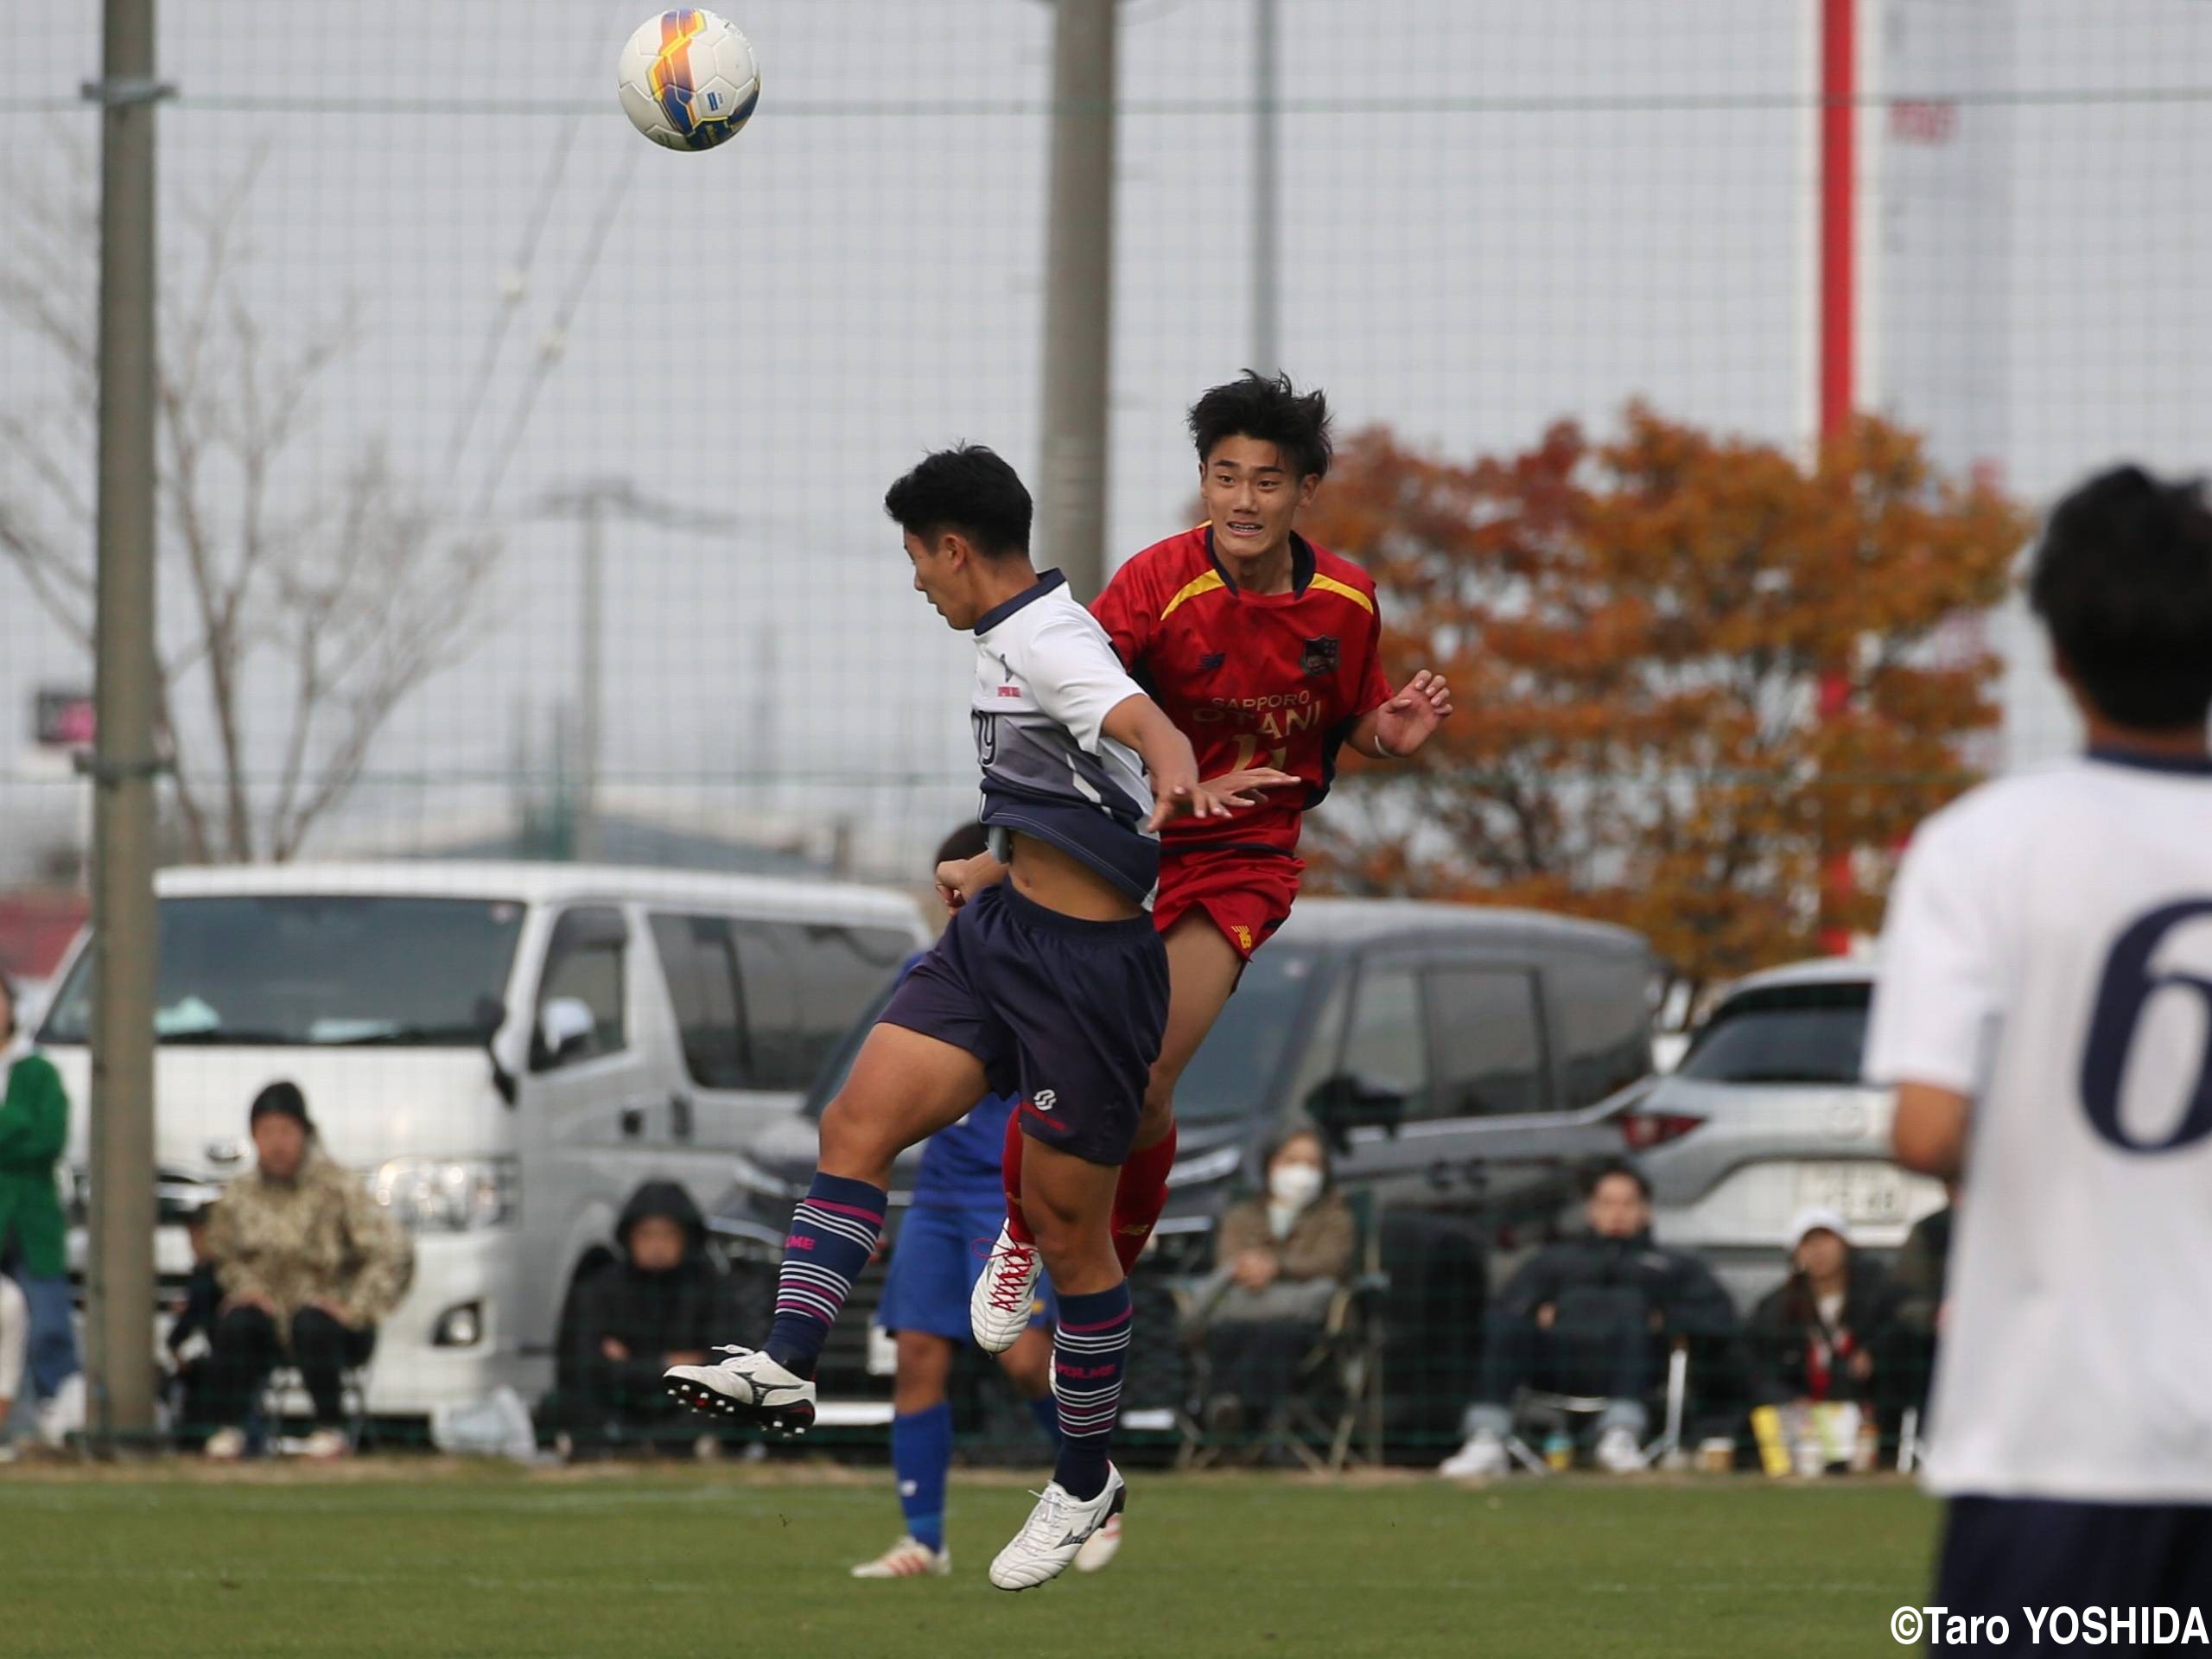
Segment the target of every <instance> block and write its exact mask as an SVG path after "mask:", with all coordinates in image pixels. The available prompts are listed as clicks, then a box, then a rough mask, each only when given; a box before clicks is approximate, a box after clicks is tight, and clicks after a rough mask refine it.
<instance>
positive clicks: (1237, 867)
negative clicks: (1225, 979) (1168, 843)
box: [1152, 847, 1306, 962]
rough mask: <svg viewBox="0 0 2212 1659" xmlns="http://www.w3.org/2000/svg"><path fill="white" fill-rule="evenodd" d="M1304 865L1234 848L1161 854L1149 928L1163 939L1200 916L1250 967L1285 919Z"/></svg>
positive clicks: (1304, 863) (1301, 860)
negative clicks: (1186, 920) (1189, 917)
mask: <svg viewBox="0 0 2212 1659" xmlns="http://www.w3.org/2000/svg"><path fill="white" fill-rule="evenodd" d="M1305 873H1306V861H1305V860H1304V859H1302V858H1288V857H1283V856H1280V855H1268V854H1266V853H1248V852H1243V851H1240V850H1238V849H1235V848H1228V847H1224V848H1218V849H1212V848H1194V849H1192V850H1191V851H1189V852H1187V853H1185V852H1177V851H1175V850H1174V849H1172V848H1170V849H1161V852H1160V892H1159V893H1158V895H1157V896H1156V897H1155V898H1154V899H1153V901H1152V925H1154V927H1156V928H1158V929H1159V930H1160V931H1161V932H1162V933H1165V932H1166V931H1167V930H1168V929H1169V928H1171V927H1173V926H1174V925H1175V924H1176V923H1177V922H1179V921H1180V920H1181V919H1182V918H1184V917H1185V916H1187V915H1189V914H1190V913H1191V912H1192V911H1203V912H1205V914H1206V916H1207V917H1208V918H1210V919H1211V921H1212V923H1213V925H1215V926H1216V927H1217V928H1219V929H1220V930H1221V932H1222V937H1223V938H1225V939H1227V940H1228V941H1229V942H1230V944H1233V945H1235V946H1236V954H1237V955H1238V956H1240V957H1243V958H1244V960H1245V961H1247V962H1249V961H1251V959H1252V953H1253V952H1254V951H1255V950H1258V949H1259V948H1260V947H1261V946H1262V945H1263V944H1266V943H1267V942H1268V938H1269V937H1270V936H1271V935H1272V934H1273V933H1274V931H1275V930H1276V929H1277V928H1279V927H1281V925H1283V923H1284V922H1285V921H1286V920H1287V918H1289V915H1290V906H1291V901H1292V900H1293V899H1296V898H1297V897H1298V880H1299V878H1300V876H1301V875H1303V874H1305Z"/></svg>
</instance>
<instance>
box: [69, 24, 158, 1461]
mask: <svg viewBox="0 0 2212 1659" xmlns="http://www.w3.org/2000/svg"><path fill="white" fill-rule="evenodd" d="M106 4H107V15H106V45H105V63H104V67H103V75H104V78H103V79H101V80H99V81H98V82H96V83H93V84H92V85H90V86H86V88H85V95H86V98H88V99H92V101H94V102H96V103H98V104H99V105H100V106H101V123H100V294H99V578H98V584H97V594H96V603H97V607H98V617H97V620H96V623H95V645H94V651H93V656H94V667H93V693H92V696H93V706H94V709H95V716H94V718H95V721H96V730H95V732H94V734H93V754H92V779H93V784H94V791H95V798H94V804H93V808H92V824H93V831H92V835H93V860H92V925H93V929H94V932H93V957H92V973H93V981H92V985H93V990H92V1102H91V1105H92V1262H91V1272H90V1276H89V1281H88V1284H87V1294H88V1300H89V1303H90V1309H89V1312H90V1315H91V1318H90V1327H91V1328H90V1336H91V1339H92V1340H91V1354H90V1356H89V1357H90V1360H91V1365H90V1369H89V1374H88V1376H86V1383H88V1384H89V1387H88V1389H87V1410H88V1414H89V1417H90V1420H91V1421H90V1427H91V1428H92V1433H93V1436H94V1439H95V1440H96V1441H97V1442H98V1443H99V1445H101V1446H103V1447H104V1448H105V1449H108V1450H110V1451H112V1450H114V1449H115V1448H116V1447H118V1446H124V1445H128V1444H129V1443H130V1441H131V1440H134V1439H138V1440H143V1439H145V1438H147V1437H150V1436H151V1434H152V1433H153V1429H154V1222H155V1210H154V964H155V951H156V944H157V936H156V926H155V916H154V778H155V774H156V771H157V770H158V762H157V760H156V754H155V750H154V708H155V685H156V677H155V658H154V533H155V532H154V522H155V521H154V411H155V408H156V387H155V374H156V368H155V363H156V359H155V352H154V311H155V305H154V232H155V226H154V202H155V195H154V105H155V101H156V99H158V98H159V97H160V96H161V89H160V88H159V87H157V86H156V85H155V81H154V0H106Z"/></svg>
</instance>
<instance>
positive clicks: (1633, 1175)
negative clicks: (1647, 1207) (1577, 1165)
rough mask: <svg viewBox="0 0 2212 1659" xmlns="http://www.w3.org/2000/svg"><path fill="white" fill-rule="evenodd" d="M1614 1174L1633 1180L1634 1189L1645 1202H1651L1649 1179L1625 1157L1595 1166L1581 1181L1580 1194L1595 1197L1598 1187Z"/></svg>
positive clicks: (1585, 1196)
mask: <svg viewBox="0 0 2212 1659" xmlns="http://www.w3.org/2000/svg"><path fill="white" fill-rule="evenodd" d="M1616 1175H1625V1176H1627V1177H1628V1178H1629V1179H1630V1180H1631V1181H1634V1182H1635V1183H1636V1190H1637V1192H1641V1193H1642V1194H1643V1201H1644V1202H1645V1203H1646V1204H1649V1203H1650V1202H1651V1182H1650V1180H1649V1178H1648V1177H1646V1176H1645V1174H1644V1173H1643V1171H1642V1170H1640V1169H1638V1168H1637V1166H1635V1165H1634V1164H1631V1163H1630V1162H1628V1161H1627V1160H1625V1159H1621V1158H1616V1159H1613V1160H1611V1161H1610V1162H1608V1163H1603V1164H1600V1165H1599V1166H1598V1167H1597V1168H1595V1169H1593V1170H1592V1171H1591V1172H1590V1179H1587V1180H1586V1181H1585V1182H1583V1183H1582V1196H1583V1197H1584V1198H1596V1197H1597V1196H1598V1189H1599V1187H1601V1186H1603V1185H1605V1183H1606V1182H1607V1181H1610V1180H1611V1179H1613V1177H1614V1176H1616Z"/></svg>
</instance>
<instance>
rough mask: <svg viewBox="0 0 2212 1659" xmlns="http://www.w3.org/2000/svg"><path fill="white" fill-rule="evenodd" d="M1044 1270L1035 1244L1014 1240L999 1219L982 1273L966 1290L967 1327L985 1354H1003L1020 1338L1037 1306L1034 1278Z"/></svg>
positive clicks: (1035, 1281) (1035, 1280) (1035, 1279)
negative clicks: (995, 1236) (995, 1234)
mask: <svg viewBox="0 0 2212 1659" xmlns="http://www.w3.org/2000/svg"><path fill="white" fill-rule="evenodd" d="M1043 1271H1044V1263H1043V1262H1041V1261H1039V1258H1038V1255H1037V1247H1036V1246H1035V1245H1034V1244H1017V1243H1015V1242H1014V1235H1013V1234H1011V1233H1009V1232H1008V1231H1007V1230H1006V1227H1005V1224H1003V1223H1001V1224H1000V1227H999V1236H998V1242H997V1243H995V1244H993V1245H992V1246H991V1254H990V1257H989V1259H988V1260H987V1261H986V1262H984V1263H983V1273H982V1277H981V1278H979V1279H977V1280H976V1287H975V1288H974V1289H973V1290H971V1291H969V1293H968V1328H969V1331H970V1332H973V1333H974V1336H975V1338H976V1346H977V1347H978V1348H981V1349H982V1351H984V1352H985V1353H987V1354H1002V1353H1004V1352H1006V1351H1007V1349H1009V1348H1011V1347H1013V1346H1014V1344H1015V1343H1017V1342H1019V1341H1020V1339H1021V1333H1022V1332H1025V1331H1027V1329H1028V1328H1029V1317H1030V1315H1031V1314H1032V1313H1034V1312H1035V1311H1036V1307H1037V1279H1038V1275H1039V1274H1041V1273H1043Z"/></svg>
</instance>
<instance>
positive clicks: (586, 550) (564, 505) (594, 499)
mask: <svg viewBox="0 0 2212 1659" xmlns="http://www.w3.org/2000/svg"><path fill="white" fill-rule="evenodd" d="M534 511H535V514H536V516H537V517H538V518H574V519H575V520H577V521H578V524H579V525H580V527H581V531H582V535H581V541H580V544H579V546H578V549H577V554H576V628H577V635H576V731H577V739H576V756H575V762H576V790H575V813H576V816H575V845H574V847H573V849H572V853H573V855H574V857H575V861H577V862H578V863H580V864H588V863H591V862H593V861H594V860H596V859H597V858H599V856H600V855H601V851H602V848H601V836H600V810H599V808H600V798H599V797H600V787H599V780H600V766H601V750H602V746H603V744H604V741H605V739H604V733H605V729H606V715H607V690H606V658H607V516H608V514H610V513H611V514H613V516H614V517H615V518H619V519H621V520H623V521H625V522H626V523H637V524H652V525H654V526H656V527H657V528H658V529H662V530H676V531H687V532H690V533H691V534H694V535H700V536H726V535H727V534H728V529H729V524H728V519H727V518H724V517H722V516H721V515H718V514H715V513H711V512H704V511H702V510H701V509H698V508H696V507H682V506H672V505H670V504H669V503H667V502H664V501H656V500H654V499H652V498H650V497H648V496H645V495H643V494H641V493H639V490H638V486H636V485H635V484H634V483H632V482H631V480H628V479H626V478H609V479H599V480H594V481H592V482H589V483H586V484H582V485H579V486H576V487H575V488H574V489H569V490H555V491H551V492H550V493H547V494H545V495H543V496H541V497H539V498H538V500H537V506H536V508H535V510H534Z"/></svg>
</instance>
